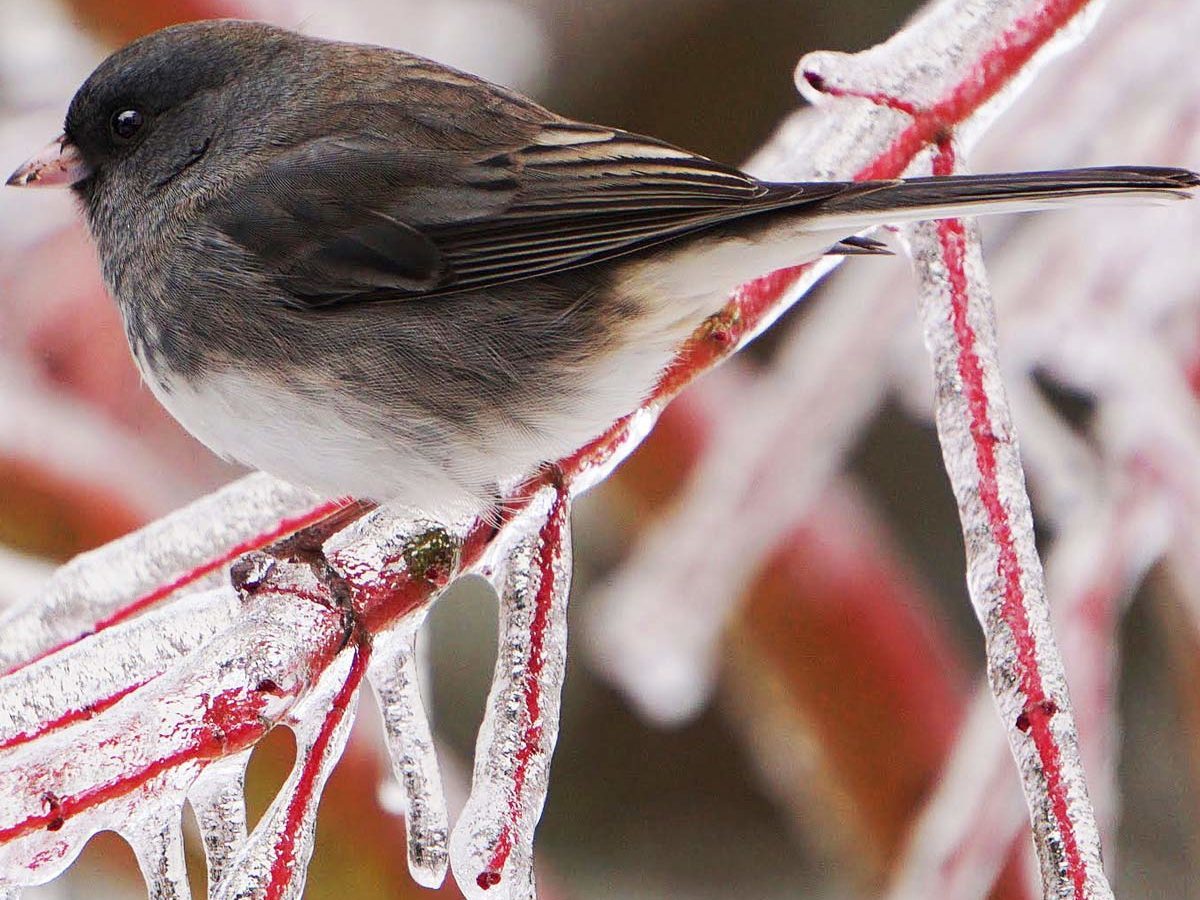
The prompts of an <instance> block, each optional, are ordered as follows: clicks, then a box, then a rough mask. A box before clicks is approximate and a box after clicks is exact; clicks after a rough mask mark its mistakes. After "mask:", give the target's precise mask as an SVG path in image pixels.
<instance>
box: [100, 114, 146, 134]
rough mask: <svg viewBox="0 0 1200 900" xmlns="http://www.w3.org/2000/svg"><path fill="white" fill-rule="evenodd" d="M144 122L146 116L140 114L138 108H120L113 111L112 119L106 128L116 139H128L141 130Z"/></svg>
mask: <svg viewBox="0 0 1200 900" xmlns="http://www.w3.org/2000/svg"><path fill="white" fill-rule="evenodd" d="M145 124H146V117H145V116H143V115H142V113H141V111H140V110H136V109H122V110H119V111H118V112H115V113H113V117H112V119H110V120H109V123H108V128H109V130H110V131H111V132H112V135H113V137H114V138H116V139H117V140H118V141H129V140H132V139H133V137H134V136H135V135H136V134H137V133H138V132H139V131H141V130H142V126H143V125H145Z"/></svg>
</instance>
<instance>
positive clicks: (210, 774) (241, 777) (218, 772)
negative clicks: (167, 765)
mask: <svg viewBox="0 0 1200 900" xmlns="http://www.w3.org/2000/svg"><path fill="white" fill-rule="evenodd" d="M250 753H251V751H249V750H244V751H242V752H241V753H236V754H234V755H233V756H227V757H225V758H224V759H218V760H216V761H215V762H213V763H210V764H209V766H208V767H207V768H206V769H205V770H204V771H203V772H201V773H200V775H199V777H197V778H196V780H195V781H194V782H192V786H191V787H190V788H189V789H188V803H189V804H190V805H191V807H192V811H193V812H194V813H195V814H196V823H197V825H199V827H200V838H201V840H202V841H203V842H204V860H205V866H206V868H207V871H208V893H212V891H213V889H214V888H215V887H216V886H217V885H218V884H220V882H221V880H222V879H223V878H224V877H225V876H226V874H227V873H228V872H229V864H230V862H232V860H233V855H234V853H235V852H236V851H237V848H238V847H240V846H242V844H244V843H245V841H246V793H245V791H246V765H247V763H249V762H250Z"/></svg>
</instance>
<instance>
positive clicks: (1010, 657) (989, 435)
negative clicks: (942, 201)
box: [906, 145, 1112, 900]
mask: <svg viewBox="0 0 1200 900" xmlns="http://www.w3.org/2000/svg"><path fill="white" fill-rule="evenodd" d="M956 169H957V164H956V159H955V152H954V148H952V147H951V146H949V145H945V146H943V147H941V148H940V149H939V150H938V151H937V152H936V154H935V155H934V158H933V171H934V172H935V173H936V174H950V173H951V172H953V171H956ZM906 237H907V241H908V244H909V247H910V253H911V255H912V257H913V261H914V264H915V268H916V271H917V274H918V279H919V281H920V285H921V293H920V312H921V318H922V321H923V323H924V329H925V341H926V345H927V346H928V348H929V352H930V355H931V356H932V358H933V366H934V385H935V388H934V393H935V401H934V405H935V418H936V422H937V426H938V437H939V440H940V442H941V445H942V457H943V460H944V463H945V467H946V472H947V474H948V475H949V478H950V484H951V487H952V488H953V489H954V494H955V497H956V498H957V500H958V506H959V516H960V518H961V520H962V529H963V535H964V538H965V542H966V555H967V586H968V591H969V594H970V597H971V601H972V603H973V605H974V607H975V612H976V615H977V616H978V618H979V621H980V623H981V624H982V625H983V629H984V637H985V642H986V646H987V658H988V680H989V682H990V683H991V686H992V693H993V696H994V698H995V701H996V705H997V706H998V707H999V710H1000V717H1001V720H1002V721H1003V722H1004V723H1005V726H1006V728H1007V730H1008V734H1009V743H1010V746H1011V748H1012V751H1013V755H1014V756H1015V757H1016V760H1017V765H1018V768H1019V769H1020V771H1021V776H1022V784H1023V786H1024V788H1025V795H1026V799H1027V801H1028V802H1029V804H1030V809H1031V813H1032V815H1033V819H1034V823H1035V828H1034V835H1035V840H1036V843H1037V846H1038V855H1039V859H1040V862H1041V866H1042V883H1043V885H1044V886H1045V890H1046V892H1047V894H1048V895H1049V896H1054V897H1061V898H1076V900H1082V898H1084V897H1108V896H1111V895H1112V891H1111V888H1110V887H1109V886H1108V882H1107V880H1106V878H1105V875H1104V870H1103V867H1102V864H1101V861H1100V835H1099V832H1098V829H1097V826H1096V822H1095V815H1094V811H1093V809H1092V807H1091V803H1090V801H1089V800H1088V795H1087V787H1086V783H1085V781H1084V775H1083V767H1082V762H1081V760H1080V757H1079V750H1078V734H1077V732H1076V727H1075V722H1074V718H1073V715H1072V711H1071V704H1070V699H1069V697H1068V695H1067V685H1066V675H1065V672H1064V670H1063V665H1062V660H1061V657H1060V656H1059V652H1058V649H1057V645H1056V643H1055V640H1054V635H1053V632H1052V631H1051V628H1050V620H1049V607H1048V606H1047V603H1046V593H1045V583H1044V577H1043V573H1042V567H1041V561H1040V559H1039V557H1038V553H1037V548H1036V542H1035V538H1034V531H1033V514H1032V511H1031V509H1030V504H1029V497H1028V495H1027V494H1026V492H1025V478H1024V473H1023V470H1022V468H1021V460H1020V452H1019V450H1018V447H1017V441H1016V436H1015V432H1014V430H1013V426H1012V421H1011V416H1010V414H1009V412H1008V401H1007V398H1006V395H1005V391H1004V386H1003V383H1002V381H1001V378H1000V367H999V362H998V360H997V348H996V334H995V314H994V311H993V307H992V302H991V295H990V292H989V288H988V283H987V276H986V273H985V271H984V268H983V259H982V255H981V252H980V248H979V238H978V233H977V231H976V229H975V226H974V225H973V224H969V223H964V222H962V221H960V220H948V221H942V222H930V223H923V224H920V225H916V226H913V227H911V228H909V229H907V230H906Z"/></svg>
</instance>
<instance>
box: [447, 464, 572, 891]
mask: <svg viewBox="0 0 1200 900" xmlns="http://www.w3.org/2000/svg"><path fill="white" fill-rule="evenodd" d="M530 512H531V515H530V516H529V518H528V519H527V520H526V522H527V527H528V532H527V533H526V534H525V535H524V536H523V537H522V538H521V539H520V540H518V541H517V542H516V543H515V544H514V545H513V546H512V547H511V549H510V550H509V553H508V557H507V559H506V560H505V561H504V563H503V564H502V565H501V566H500V567H498V568H497V571H496V573H495V576H496V584H497V590H498V592H499V594H500V632H499V644H500V647H499V652H498V654H497V657H496V671H495V676H494V678H493V680H492V688H491V691H490V693H489V694H488V700H487V707H486V710H485V712H484V719H483V723H482V725H481V726H480V728H479V737H478V739H477V741H476V745H475V769H474V775H473V778H472V781H471V794H470V796H469V797H468V798H467V804H466V807H465V808H464V809H463V811H462V814H461V816H460V817H459V820H458V822H457V823H456V824H455V826H454V831H453V832H452V834H451V837H450V854H451V860H452V864H453V869H454V876H455V879H456V880H457V882H458V886H459V888H460V889H461V890H462V892H463V893H464V894H465V895H466V896H467V897H471V898H477V900H483V898H488V900H492V898H500V900H518V898H533V897H535V896H536V889H535V887H534V880H533V836H534V829H535V828H536V826H537V822H538V819H539V818H540V817H541V814H542V805H543V804H544V802H545V799H546V788H547V784H548V782H549V778H550V756H551V754H552V753H553V752H554V743H555V741H556V739H557V737H558V725H559V721H558V713H559V702H560V695H561V691H562V682H563V677H564V675H565V674H566V644H567V621H566V615H567V594H568V591H569V590H570V586H571V536H570V502H569V500H568V498H567V496H566V494H565V492H563V491H561V490H560V489H555V488H553V487H550V488H544V489H543V490H542V491H541V492H540V493H539V494H538V496H537V497H536V498H535V501H534V504H533V506H532V507H531V510H530Z"/></svg>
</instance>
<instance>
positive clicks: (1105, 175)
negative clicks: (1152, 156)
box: [814, 166, 1200, 234]
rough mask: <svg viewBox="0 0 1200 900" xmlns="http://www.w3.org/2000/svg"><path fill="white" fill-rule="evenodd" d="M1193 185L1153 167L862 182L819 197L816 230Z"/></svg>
mask: <svg viewBox="0 0 1200 900" xmlns="http://www.w3.org/2000/svg"><path fill="white" fill-rule="evenodd" d="M1198 187H1200V175H1197V174H1196V173H1195V172H1189V171H1188V170H1187V169H1169V168H1158V167H1153V166H1120V167H1113V168H1103V169H1067V170H1063V171H1058V172H1021V173H1016V174H1008V175H956V176H951V177H935V178H910V179H906V180H903V181H880V182H863V183H861V184H856V185H854V186H853V187H850V188H849V189H848V190H846V191H845V192H843V193H840V194H836V195H834V196H832V197H830V198H828V199H826V200H823V201H820V202H819V209H820V211H821V213H822V214H823V215H822V223H821V224H822V227H824V226H825V225H826V224H827V225H828V226H829V228H830V230H835V231H841V230H845V232H846V233H847V234H849V233H851V232H854V231H857V230H859V229H862V228H866V227H868V226H870V225H880V224H884V223H895V222H911V221H919V220H922V219H948V218H954V217H957V216H971V215H976V214H979V213H992V212H1021V211H1025V210H1034V209H1049V208H1053V207H1059V206H1069V205H1071V204H1074V203H1078V202H1080V201H1084V202H1086V201H1087V200H1089V199H1099V198H1109V197H1128V198H1130V199H1133V200H1149V201H1151V202H1154V201H1167V200H1182V199H1186V198H1188V197H1190V196H1191V195H1192V192H1193V191H1194V190H1195V189H1196V188H1198ZM814 211H815V210H814Z"/></svg>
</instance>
